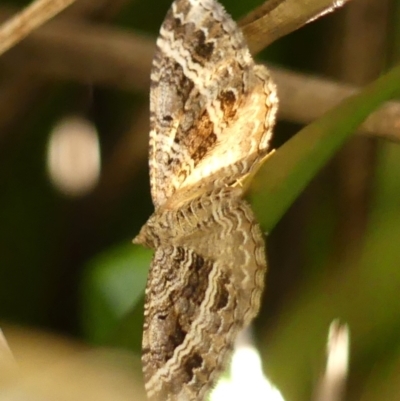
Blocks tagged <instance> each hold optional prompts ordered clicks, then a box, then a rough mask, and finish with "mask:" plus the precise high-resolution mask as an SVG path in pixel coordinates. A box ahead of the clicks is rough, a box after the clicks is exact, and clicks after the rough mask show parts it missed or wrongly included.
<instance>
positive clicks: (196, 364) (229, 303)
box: [142, 189, 266, 401]
mask: <svg viewBox="0 0 400 401" xmlns="http://www.w3.org/2000/svg"><path fill="white" fill-rule="evenodd" d="M230 190H231V189H223V190H221V191H218V192H216V193H212V194H208V195H207V196H202V197H200V198H198V199H196V200H194V201H192V202H191V203H190V204H188V205H186V207H185V208H183V209H182V210H180V211H179V213H177V214H176V219H177V221H175V223H176V226H175V227H177V226H180V227H181V229H182V230H181V231H180V232H176V231H175V234H174V238H171V242H172V243H171V244H167V243H166V241H165V239H164V238H162V237H163V234H161V236H160V241H161V242H162V243H163V244H161V245H160V247H159V248H158V249H157V250H156V252H155V255H154V259H153V262H152V265H151V270H150V274H149V279H148V283H147V289H146V301H145V324H144V332H143V357H142V360H143V369H144V376H145V383H146V390H147V394H148V396H149V399H150V400H152V401H202V400H204V398H205V396H206V394H207V392H208V390H210V388H211V387H212V386H213V385H214V384H215V381H216V379H217V377H218V375H219V374H220V373H221V370H222V369H223V368H224V367H225V365H226V362H227V359H228V358H229V356H230V354H231V351H232V349H233V344H234V340H235V338H236V336H237V334H238V332H239V330H240V329H241V328H243V326H245V325H247V324H248V323H249V322H250V320H251V319H252V318H253V317H254V316H255V314H256V313H257V311H258V308H259V302H260V297H261V292H262V289H263V283H264V274H265V270H266V261H265V254H264V252H265V250H264V241H263V236H262V234H261V232H260V229H259V227H258V225H257V223H256V222H255V220H254V216H253V214H252V212H251V209H250V207H249V206H248V205H247V204H246V203H245V202H244V201H243V200H241V199H239V198H238V197H236V196H232V194H233V193H234V191H230ZM210 201H211V202H212V205H215V206H211V203H210ZM210 206H211V207H210ZM193 216H196V217H198V218H199V220H197V223H196V224H197V229H196V230H194V229H193V228H194V225H193V224H194V220H193ZM171 218H172V217H171ZM185 222H186V223H185ZM160 224H162V223H160ZM185 224H186V225H185ZM165 234H166V233H165Z"/></svg>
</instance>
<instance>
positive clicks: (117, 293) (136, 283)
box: [82, 242, 151, 344]
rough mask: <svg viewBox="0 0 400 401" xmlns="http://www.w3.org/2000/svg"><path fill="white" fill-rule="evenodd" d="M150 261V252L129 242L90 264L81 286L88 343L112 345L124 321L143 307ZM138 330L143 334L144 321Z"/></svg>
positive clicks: (84, 326) (137, 327) (83, 316)
mask: <svg viewBox="0 0 400 401" xmlns="http://www.w3.org/2000/svg"><path fill="white" fill-rule="evenodd" d="M150 259H151V252H150V251H149V250H147V249H143V248H140V247H137V246H134V245H132V244H131V243H130V242H129V243H128V242H127V243H126V244H123V245H121V246H118V247H116V248H113V249H111V250H109V251H107V252H104V253H102V254H101V255H99V256H97V257H96V258H95V259H94V260H93V261H91V262H90V263H89V265H88V266H87V269H86V273H85V277H84V279H83V283H82V325H83V329H84V332H85V335H86V338H87V339H88V340H90V341H91V342H93V343H97V344H104V343H105V342H107V341H109V337H110V335H111V334H112V333H113V332H114V330H116V327H117V325H118V324H119V322H120V321H121V320H122V319H123V317H124V316H125V315H126V314H128V313H129V312H130V311H131V310H133V309H134V308H135V306H136V305H140V304H141V301H142V296H143V293H144V288H145V285H146V280H147V272H148V268H149V265H150ZM141 314H143V311H142V310H141ZM136 329H137V331H138V332H140V333H141V331H142V322H141V321H138V322H136Z"/></svg>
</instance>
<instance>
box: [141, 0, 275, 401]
mask: <svg viewBox="0 0 400 401" xmlns="http://www.w3.org/2000/svg"><path fill="white" fill-rule="evenodd" d="M150 109H151V110H150V111H151V114H150V125H151V130H150V156H149V164H150V183H151V193H152V198H153V203H154V206H155V212H154V214H153V215H152V216H151V217H150V219H149V220H148V222H147V223H146V225H145V226H144V227H143V228H142V230H141V231H140V233H139V235H138V236H137V237H136V238H135V240H134V242H135V243H138V244H143V245H145V246H148V247H151V248H153V249H155V255H154V258H153V261H152V264H151V268H150V272H149V277H148V283H147V287H146V300H145V323H144V330H143V358H142V360H143V371H144V376H145V384H146V390H147V394H148V396H149V398H150V400H152V401H202V400H204V398H205V396H206V393H207V391H208V390H209V389H210V388H211V386H212V385H213V384H214V383H215V380H216V377H217V375H218V374H219V373H220V372H221V370H222V369H223V368H224V366H225V363H226V360H227V358H228V357H229V355H230V351H231V350H232V347H233V342H234V339H235V338H236V336H237V333H238V331H239V330H240V329H241V328H242V327H244V326H245V325H246V324H248V323H249V322H250V320H251V319H252V318H253V317H254V316H255V314H256V313H257V311H258V307H259V301H260V296H261V291H262V287H263V277H264V273H265V270H266V261H265V249H264V241H263V236H262V234H261V232H260V229H259V227H258V225H257V223H256V222H255V219H254V216H253V214H252V212H251V209H250V207H249V205H248V204H247V203H246V202H245V201H243V200H242V198H241V196H242V189H241V187H240V185H237V184H238V182H239V181H241V180H242V179H243V178H244V177H245V176H246V175H247V174H249V173H250V172H251V171H252V169H253V167H254V166H255V165H256V164H257V163H258V162H259V161H260V159H261V158H263V157H264V156H265V155H266V153H267V148H268V141H269V138H270V136H271V133H272V128H273V124H274V120H275V114H276V109H277V96H276V90H275V86H274V84H273V83H272V81H271V79H270V77H269V74H268V72H267V70H266V69H265V68H264V67H263V66H259V65H255V64H254V62H253V60H252V58H251V56H250V54H249V51H248V49H247V46H246V44H245V41H244V39H243V36H242V33H241V32H240V30H239V28H238V27H237V26H236V24H235V23H234V22H233V20H232V19H231V18H230V17H229V16H228V15H227V14H226V13H225V11H224V9H223V8H222V6H221V5H220V4H219V3H217V2H216V1H215V0H175V1H174V2H173V3H172V6H171V9H170V10H169V12H168V14H167V16H166V18H165V21H164V23H163V25H162V27H161V31H160V36H159V38H158V40H157V50H156V54H155V57H154V62H153V68H152V73H151V92H150Z"/></svg>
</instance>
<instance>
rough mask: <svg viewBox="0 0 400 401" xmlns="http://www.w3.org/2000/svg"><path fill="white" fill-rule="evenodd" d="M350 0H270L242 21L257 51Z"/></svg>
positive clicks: (248, 41) (246, 35) (249, 42)
mask: <svg viewBox="0 0 400 401" xmlns="http://www.w3.org/2000/svg"><path fill="white" fill-rule="evenodd" d="M348 1H349V0H342V1H333V0H307V1H298V0H267V1H266V2H265V3H264V4H262V5H261V6H259V7H257V8H256V9H255V10H253V11H251V12H250V13H249V14H247V15H246V16H245V17H244V18H242V19H241V20H240V21H239V26H240V27H241V28H242V31H243V33H244V36H245V37H246V39H247V43H248V45H249V48H250V51H251V52H252V53H253V54H256V53H258V52H259V51H261V50H262V49H264V48H266V47H267V46H268V45H270V44H271V43H272V42H274V41H275V40H277V39H279V38H281V37H282V36H285V35H287V34H289V33H290V32H293V31H295V30H296V29H299V28H301V27H302V26H303V25H305V24H307V23H308V22H311V21H314V20H316V19H318V18H319V17H321V16H322V15H324V14H327V13H329V12H331V11H334V10H335V9H336V8H338V7H341V6H342V5H344V4H345V3H347V2H348Z"/></svg>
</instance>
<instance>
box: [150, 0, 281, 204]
mask: <svg viewBox="0 0 400 401" xmlns="http://www.w3.org/2000/svg"><path fill="white" fill-rule="evenodd" d="M276 109H277V96H276V89H275V86H274V84H273V82H272V80H271V79H270V77H269V74H268V71H267V70H266V68H265V67H263V66H259V65H254V61H253V59H252V58H251V55H250V53H249V50H248V48H247V45H246V43H245V41H244V38H243V35H242V33H241V31H240V29H239V28H238V27H237V25H236V24H235V22H234V21H233V20H232V19H231V18H230V17H229V16H228V15H227V14H226V12H225V11H224V9H223V7H222V6H221V5H220V4H219V3H217V2H216V1H215V0H175V1H174V2H173V3H172V6H171V8H170V10H169V12H168V14H167V16H166V18H165V21H164V23H163V25H162V26H161V30H160V35H159V38H158V40H157V50H156V54H155V57H154V61H153V67H152V72H151V91H150V112H151V113H150V158H149V160H150V183H151V193H152V198H153V203H154V205H155V207H156V208H157V207H159V206H161V205H163V204H165V203H166V202H168V201H169V202H170V207H171V208H176V207H178V206H179V204H180V201H181V200H182V201H184V200H185V199H186V198H187V197H188V196H189V195H188V191H181V195H182V196H180V197H179V196H177V197H174V198H173V199H171V197H172V195H173V194H175V193H176V191H177V190H179V189H188V190H189V192H190V190H192V189H194V190H195V192H198V191H199V189H200V188H201V187H202V186H204V185H207V184H208V183H210V182H213V181H216V182H217V185H218V186H221V185H222V184H226V185H230V184H232V183H234V182H235V181H237V180H238V179H240V178H242V177H243V176H244V175H246V174H247V173H249V172H250V170H251V169H252V167H253V166H254V165H255V164H256V163H257V162H258V161H259V159H260V158H261V157H263V156H265V154H266V152H267V149H268V141H269V139H270V136H271V132H272V126H273V124H274V120H275V114H276ZM243 155H246V157H245V158H243ZM239 160H241V161H240V162H238V161H239Z"/></svg>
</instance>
